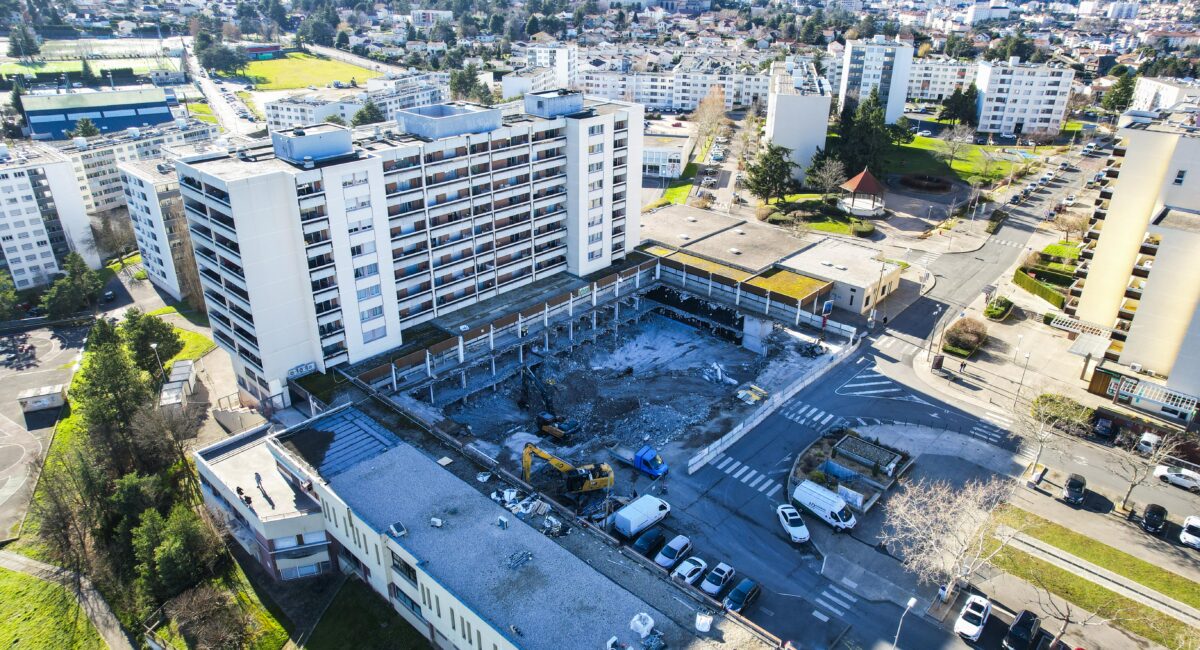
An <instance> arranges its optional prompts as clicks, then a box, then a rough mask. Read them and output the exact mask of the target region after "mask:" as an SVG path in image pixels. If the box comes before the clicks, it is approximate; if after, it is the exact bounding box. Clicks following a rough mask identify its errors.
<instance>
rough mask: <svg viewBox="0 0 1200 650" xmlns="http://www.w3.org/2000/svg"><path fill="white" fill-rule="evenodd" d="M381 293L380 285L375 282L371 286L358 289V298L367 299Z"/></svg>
mask: <svg viewBox="0 0 1200 650" xmlns="http://www.w3.org/2000/svg"><path fill="white" fill-rule="evenodd" d="M379 293H380V288H379V285H378V284H373V285H371V286H369V287H363V288H362V289H359V290H358V299H359V300H366V299H367V298H374V297H375V296H378V295H379Z"/></svg>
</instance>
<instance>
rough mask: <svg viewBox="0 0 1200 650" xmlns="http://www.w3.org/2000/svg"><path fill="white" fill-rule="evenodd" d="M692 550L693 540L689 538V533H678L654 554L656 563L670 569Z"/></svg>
mask: <svg viewBox="0 0 1200 650" xmlns="http://www.w3.org/2000/svg"><path fill="white" fill-rule="evenodd" d="M691 552H692V540H690V539H688V538H687V535H676V536H675V537H673V538H671V541H669V542H667V545H666V546H664V547H663V548H662V550H661V551H659V552H658V555H655V556H654V563H655V564H657V565H658V566H660V567H663V568H664V569H670V568H671V567H673V566H675V563H676V562H678V561H680V560H682V559H683V558H684V556H685V555H687V554H688V553H691Z"/></svg>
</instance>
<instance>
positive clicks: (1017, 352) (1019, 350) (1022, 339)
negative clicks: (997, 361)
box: [1013, 334, 1025, 361]
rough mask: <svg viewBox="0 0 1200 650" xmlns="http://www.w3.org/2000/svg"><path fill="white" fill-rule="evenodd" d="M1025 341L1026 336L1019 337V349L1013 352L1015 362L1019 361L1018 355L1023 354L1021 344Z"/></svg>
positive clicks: (1020, 335)
mask: <svg viewBox="0 0 1200 650" xmlns="http://www.w3.org/2000/svg"><path fill="white" fill-rule="evenodd" d="M1024 340H1025V335H1024V334H1018V335H1017V349H1016V350H1013V361H1016V360H1017V355H1018V354H1020V353H1021V342H1022V341H1024Z"/></svg>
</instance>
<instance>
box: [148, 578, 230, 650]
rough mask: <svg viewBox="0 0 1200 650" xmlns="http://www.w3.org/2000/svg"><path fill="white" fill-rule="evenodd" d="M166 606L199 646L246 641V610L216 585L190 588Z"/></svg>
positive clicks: (177, 622)
mask: <svg viewBox="0 0 1200 650" xmlns="http://www.w3.org/2000/svg"><path fill="white" fill-rule="evenodd" d="M164 609H165V610H166V612H167V614H168V615H170V617H171V620H173V621H175V623H176V624H177V625H179V627H180V629H181V630H182V631H183V634H184V636H185V637H187V638H188V639H189V640H190V641H192V644H193V645H194V646H195V647H197V648H238V647H242V645H243V644H244V642H245V641H246V634H247V623H248V620H247V616H246V614H245V613H244V612H243V611H242V610H241V608H239V607H238V606H237V605H236V604H235V603H234V602H233V601H232V600H231V599H230V598H229V596H227V595H226V594H224V593H222V592H220V591H218V590H217V589H216V588H215V587H213V586H212V585H207V584H205V585H201V586H199V587H195V588H193V589H189V590H187V591H185V592H183V593H182V594H179V595H178V596H176V597H175V598H172V599H171V600H170V601H168V602H167V603H166V605H165V606H164Z"/></svg>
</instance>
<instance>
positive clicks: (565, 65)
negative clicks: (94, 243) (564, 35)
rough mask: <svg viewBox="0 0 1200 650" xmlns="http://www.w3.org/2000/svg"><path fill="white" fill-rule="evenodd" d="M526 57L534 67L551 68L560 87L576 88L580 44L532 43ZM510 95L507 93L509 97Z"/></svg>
mask: <svg viewBox="0 0 1200 650" xmlns="http://www.w3.org/2000/svg"><path fill="white" fill-rule="evenodd" d="M525 58H526V60H527V61H528V63H529V67H532V68H550V69H551V70H553V71H554V82H555V83H556V84H557V87H558V88H574V87H575V84H576V82H577V81H578V79H577V77H578V74H579V46H578V45H575V44H574V43H565V44H562V43H553V44H546V45H541V44H538V45H530V46H528V47H526V48H525ZM507 96H508V95H505V97H507Z"/></svg>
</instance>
